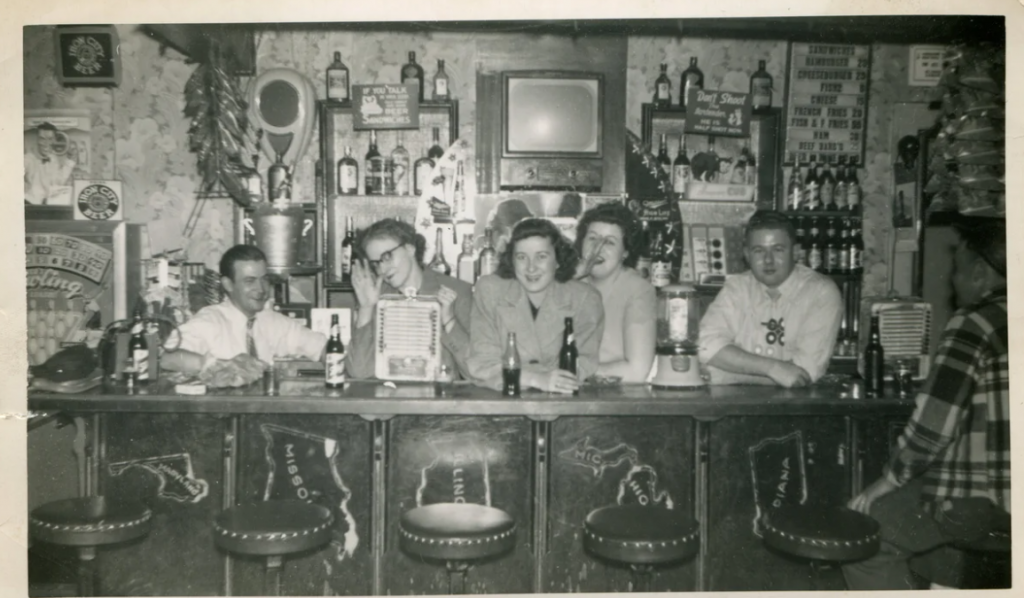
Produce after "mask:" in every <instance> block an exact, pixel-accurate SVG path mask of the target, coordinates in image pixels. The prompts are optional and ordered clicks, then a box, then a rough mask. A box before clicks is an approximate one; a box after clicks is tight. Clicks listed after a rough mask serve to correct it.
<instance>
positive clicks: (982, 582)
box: [953, 521, 1013, 590]
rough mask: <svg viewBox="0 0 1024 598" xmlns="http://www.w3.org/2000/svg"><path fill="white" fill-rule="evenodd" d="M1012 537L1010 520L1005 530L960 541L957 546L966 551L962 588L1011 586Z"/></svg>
mask: <svg viewBox="0 0 1024 598" xmlns="http://www.w3.org/2000/svg"><path fill="white" fill-rule="evenodd" d="M1012 541H1013V539H1012V538H1011V536H1010V526H1009V521H1007V525H1006V529H1005V530H1002V529H1000V530H996V531H990V532H989V533H988V534H986V535H985V536H983V537H981V538H980V539H978V540H975V541H973V542H957V543H955V544H953V547H954V548H957V549H959V550H962V551H964V552H965V553H966V555H967V562H966V563H965V573H966V579H965V580H964V588H963V589H971V590H996V589H1004V588H1009V587H1011V583H1012V567H1011V565H1012V561H1013V558H1012V552H1011V551H1012Z"/></svg>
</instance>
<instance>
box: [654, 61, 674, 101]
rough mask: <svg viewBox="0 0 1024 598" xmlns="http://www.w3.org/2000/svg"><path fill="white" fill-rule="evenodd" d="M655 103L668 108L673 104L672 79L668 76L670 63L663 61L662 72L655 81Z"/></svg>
mask: <svg viewBox="0 0 1024 598" xmlns="http://www.w3.org/2000/svg"><path fill="white" fill-rule="evenodd" d="M654 105H655V106H656V107H658V108H668V107H670V106H671V105H672V80H671V79H669V78H668V65H667V64H665V63H664V62H663V63H661V74H660V75H658V79H657V80H656V81H655V82H654Z"/></svg>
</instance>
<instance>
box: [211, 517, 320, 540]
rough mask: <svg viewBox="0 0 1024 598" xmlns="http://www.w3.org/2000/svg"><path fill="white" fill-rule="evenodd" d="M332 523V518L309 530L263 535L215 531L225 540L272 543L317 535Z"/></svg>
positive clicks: (222, 529) (217, 527)
mask: <svg viewBox="0 0 1024 598" xmlns="http://www.w3.org/2000/svg"><path fill="white" fill-rule="evenodd" d="M333 523H334V518H333V517H332V518H331V520H329V521H327V522H326V523H324V524H322V525H318V526H316V527H313V528H309V529H304V530H301V531H297V532H271V533H265V534H261V533H242V532H233V531H231V530H228V529H224V528H222V527H220V526H216V531H217V533H218V534H220V535H222V536H224V537H226V538H238V539H242V540H249V539H252V540H266V541H274V540H278V541H280V540H289V539H291V538H298V537H299V536H309V535H311V534H318V533H320V532H322V531H324V530H326V529H327V528H329V527H331V524H333Z"/></svg>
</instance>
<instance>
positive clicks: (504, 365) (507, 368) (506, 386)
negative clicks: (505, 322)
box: [501, 332, 522, 397]
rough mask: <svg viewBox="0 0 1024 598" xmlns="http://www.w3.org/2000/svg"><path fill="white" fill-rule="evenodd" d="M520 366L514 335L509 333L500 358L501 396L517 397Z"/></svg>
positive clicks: (520, 372)
mask: <svg viewBox="0 0 1024 598" xmlns="http://www.w3.org/2000/svg"><path fill="white" fill-rule="evenodd" d="M521 374H522V365H521V362H520V360H519V349H518V348H516V333H515V332H509V333H508V340H507V341H506V342H505V353H504V355H502V356H501V378H502V386H501V394H503V395H505V396H506V397H518V396H519V378H520V375H521Z"/></svg>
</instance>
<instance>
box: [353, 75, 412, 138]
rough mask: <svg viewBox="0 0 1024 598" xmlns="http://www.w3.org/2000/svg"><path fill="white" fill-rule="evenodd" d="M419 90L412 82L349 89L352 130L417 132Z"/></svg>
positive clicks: (359, 86) (360, 86)
mask: <svg viewBox="0 0 1024 598" xmlns="http://www.w3.org/2000/svg"><path fill="white" fill-rule="evenodd" d="M418 97H419V87H418V86H417V85H416V84H415V83H405V84H402V83H380V84H375V85H353V86H352V107H353V111H352V115H353V118H352V128H353V129H355V130H357V131H359V130H366V129H418V128H419V126H420V105H419V100H418Z"/></svg>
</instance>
